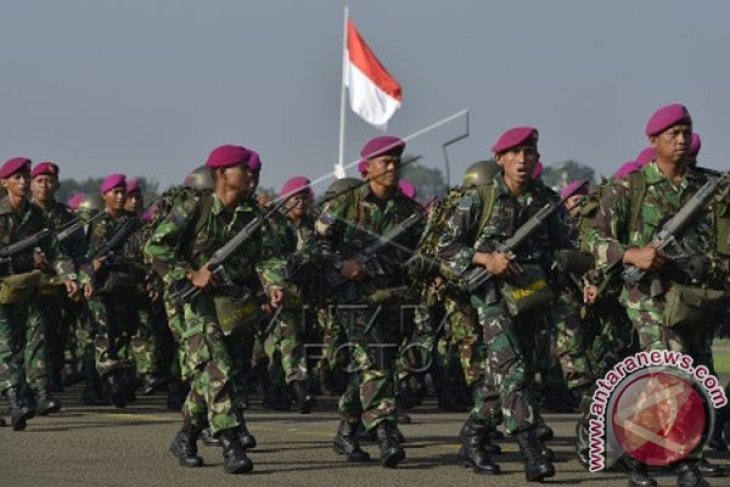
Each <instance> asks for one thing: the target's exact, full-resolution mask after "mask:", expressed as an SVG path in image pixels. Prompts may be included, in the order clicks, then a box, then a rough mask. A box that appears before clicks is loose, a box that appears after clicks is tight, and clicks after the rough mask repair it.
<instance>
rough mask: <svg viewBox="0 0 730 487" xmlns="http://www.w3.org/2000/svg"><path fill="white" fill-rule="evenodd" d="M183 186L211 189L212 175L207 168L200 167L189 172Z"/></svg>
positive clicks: (212, 184)
mask: <svg viewBox="0 0 730 487" xmlns="http://www.w3.org/2000/svg"><path fill="white" fill-rule="evenodd" d="M183 186H187V187H188V188H196V189H213V187H214V186H215V184H214V182H213V174H212V173H211V172H210V168H209V167H207V166H200V167H198V168H196V169H194V170H193V171H191V172H190V174H188V175H187V176H186V177H185V181H183Z"/></svg>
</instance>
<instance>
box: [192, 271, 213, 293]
mask: <svg viewBox="0 0 730 487" xmlns="http://www.w3.org/2000/svg"><path fill="white" fill-rule="evenodd" d="M188 279H189V280H190V282H191V283H193V286H195V287H197V288H200V289H207V288H209V287H211V286H212V285H213V273H212V272H210V270H209V269H208V266H203V267H201V268H200V269H198V270H197V271H190V272H188Z"/></svg>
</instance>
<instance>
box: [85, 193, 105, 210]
mask: <svg viewBox="0 0 730 487" xmlns="http://www.w3.org/2000/svg"><path fill="white" fill-rule="evenodd" d="M104 206H105V204H104V200H103V199H102V197H101V195H100V194H97V193H93V194H85V195H84V197H83V198H82V199H81V202H80V203H79V210H81V211H88V212H95V211H101V210H103V209H104Z"/></svg>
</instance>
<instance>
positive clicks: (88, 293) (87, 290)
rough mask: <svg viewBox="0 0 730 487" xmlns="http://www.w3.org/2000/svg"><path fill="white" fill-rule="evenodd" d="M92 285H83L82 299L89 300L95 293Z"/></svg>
mask: <svg viewBox="0 0 730 487" xmlns="http://www.w3.org/2000/svg"><path fill="white" fill-rule="evenodd" d="M95 291H96V290H95V289H94V285H93V284H92V283H90V282H87V283H86V284H84V298H86V299H91V298H93V297H94V293H95Z"/></svg>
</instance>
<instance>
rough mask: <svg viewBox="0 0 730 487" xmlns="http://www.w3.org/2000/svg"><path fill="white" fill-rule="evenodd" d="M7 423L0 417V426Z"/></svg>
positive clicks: (4, 425)
mask: <svg viewBox="0 0 730 487" xmlns="http://www.w3.org/2000/svg"><path fill="white" fill-rule="evenodd" d="M7 425H8V423H6V422H5V418H3V417H0V428H4V427H6V426H7Z"/></svg>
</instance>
